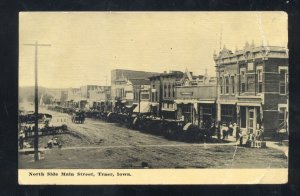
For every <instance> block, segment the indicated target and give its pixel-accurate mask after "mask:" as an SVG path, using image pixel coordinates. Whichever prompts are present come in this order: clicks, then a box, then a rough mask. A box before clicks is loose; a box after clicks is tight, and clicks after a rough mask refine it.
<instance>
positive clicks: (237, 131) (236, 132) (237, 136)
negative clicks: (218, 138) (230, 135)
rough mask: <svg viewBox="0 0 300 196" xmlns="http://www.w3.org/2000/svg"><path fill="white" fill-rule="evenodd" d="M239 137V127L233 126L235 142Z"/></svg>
mask: <svg viewBox="0 0 300 196" xmlns="http://www.w3.org/2000/svg"><path fill="white" fill-rule="evenodd" d="M239 137H240V128H239V126H237V125H236V126H235V141H238V139H239Z"/></svg>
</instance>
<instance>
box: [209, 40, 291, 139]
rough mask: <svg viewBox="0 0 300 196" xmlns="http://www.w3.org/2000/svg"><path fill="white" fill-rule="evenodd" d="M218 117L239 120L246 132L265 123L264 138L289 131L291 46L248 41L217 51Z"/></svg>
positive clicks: (253, 130) (254, 130) (226, 120)
mask: <svg viewBox="0 0 300 196" xmlns="http://www.w3.org/2000/svg"><path fill="white" fill-rule="evenodd" d="M214 61H215V63H216V76H217V86H218V96H217V120H219V121H221V122H222V123H229V122H232V123H237V124H238V125H239V126H240V129H241V131H243V132H244V133H245V134H249V133H255V132H256V131H257V130H258V129H260V128H261V127H262V126H263V128H264V136H265V138H266V139H267V138H269V139H271V138H274V137H276V133H277V132H278V131H279V130H285V131H286V132H288V50H287V49H286V48H283V47H278V46H259V47H255V45H254V44H253V43H252V44H251V45H250V44H248V43H246V45H245V47H244V49H243V50H237V51H235V53H233V52H232V51H230V50H228V49H227V48H226V47H224V48H223V49H222V51H220V53H219V54H218V55H216V54H214Z"/></svg>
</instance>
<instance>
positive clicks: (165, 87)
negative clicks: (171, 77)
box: [164, 85, 167, 97]
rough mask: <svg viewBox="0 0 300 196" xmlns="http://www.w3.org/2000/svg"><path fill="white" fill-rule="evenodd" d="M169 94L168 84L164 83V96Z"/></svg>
mask: <svg viewBox="0 0 300 196" xmlns="http://www.w3.org/2000/svg"><path fill="white" fill-rule="evenodd" d="M166 96H167V85H164V97H166Z"/></svg>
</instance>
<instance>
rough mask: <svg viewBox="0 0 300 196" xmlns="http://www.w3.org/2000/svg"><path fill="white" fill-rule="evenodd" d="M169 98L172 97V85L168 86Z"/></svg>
mask: <svg viewBox="0 0 300 196" xmlns="http://www.w3.org/2000/svg"><path fill="white" fill-rule="evenodd" d="M168 97H171V85H170V84H169V85H168Z"/></svg>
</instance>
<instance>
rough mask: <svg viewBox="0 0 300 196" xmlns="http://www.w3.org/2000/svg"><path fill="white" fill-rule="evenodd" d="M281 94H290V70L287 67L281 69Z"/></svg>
mask: <svg viewBox="0 0 300 196" xmlns="http://www.w3.org/2000/svg"><path fill="white" fill-rule="evenodd" d="M279 94H281V95H286V94H288V70H287V67H285V68H279Z"/></svg>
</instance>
